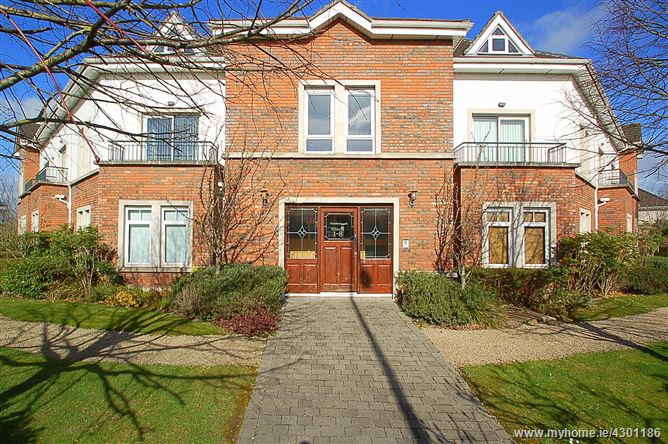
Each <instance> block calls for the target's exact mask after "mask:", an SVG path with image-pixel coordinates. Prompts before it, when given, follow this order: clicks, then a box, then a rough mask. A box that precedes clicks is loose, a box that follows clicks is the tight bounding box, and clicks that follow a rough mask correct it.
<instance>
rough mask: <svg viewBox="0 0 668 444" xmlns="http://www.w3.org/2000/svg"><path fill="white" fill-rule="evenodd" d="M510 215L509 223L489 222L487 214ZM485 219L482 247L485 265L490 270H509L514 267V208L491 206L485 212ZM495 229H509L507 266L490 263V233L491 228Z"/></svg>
mask: <svg viewBox="0 0 668 444" xmlns="http://www.w3.org/2000/svg"><path fill="white" fill-rule="evenodd" d="M495 212H496V213H500V212H504V213H508V222H501V221H489V220H488V219H487V214H488V213H495ZM483 217H484V222H485V223H484V228H483V236H484V237H483V245H482V248H483V250H482V257H483V264H484V265H485V266H486V267H488V268H509V267H512V266H513V243H514V242H513V238H514V233H513V231H514V230H513V226H512V224H513V219H514V218H513V208H512V207H507V206H489V207H487V208H485V209H484V212H483ZM493 227H503V228H508V252H507V253H508V263H507V264H492V263H490V262H489V256H490V255H489V232H490V228H493Z"/></svg>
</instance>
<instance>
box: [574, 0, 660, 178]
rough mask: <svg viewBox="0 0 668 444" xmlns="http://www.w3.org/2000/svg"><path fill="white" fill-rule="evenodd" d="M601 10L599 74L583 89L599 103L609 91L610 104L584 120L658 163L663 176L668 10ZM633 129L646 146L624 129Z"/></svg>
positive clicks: (618, 6)
mask: <svg viewBox="0 0 668 444" xmlns="http://www.w3.org/2000/svg"><path fill="white" fill-rule="evenodd" d="M601 8H602V9H603V15H602V17H601V19H600V20H599V21H598V22H597V23H596V24H595V26H594V31H595V32H594V35H595V36H594V40H593V42H592V44H591V49H592V51H593V54H594V56H593V59H594V65H595V66H596V73H594V71H593V70H590V72H589V76H588V77H589V78H588V79H587V80H586V81H583V89H584V92H585V93H586V94H589V95H592V96H598V97H600V96H604V94H603V91H605V93H606V94H607V97H608V98H609V100H610V104H608V103H602V102H599V103H597V104H595V105H592V106H590V108H589V109H585V107H581V108H578V111H580V112H579V114H580V116H582V117H583V121H585V122H587V126H589V127H590V128H592V129H596V130H598V131H600V132H602V133H604V134H605V135H606V136H608V137H609V138H610V139H611V140H612V141H613V142H615V143H619V144H626V146H628V145H629V144H630V145H631V146H632V147H633V148H635V149H637V150H640V149H644V150H645V151H647V152H649V153H650V154H651V155H652V156H655V157H657V159H658V160H659V162H658V164H657V167H656V168H655V170H658V169H660V168H661V167H663V166H665V165H666V164H668V140H667V135H668V89H667V86H668V82H667V80H666V79H668V58H667V57H666V54H668V7H666V3H665V1H664V0H603V1H602V3H601ZM609 105H612V106H609ZM613 109H614V113H613ZM590 111H597V112H596V113H592V112H590ZM594 116H596V117H594ZM634 123H639V124H640V125H641V126H642V136H643V137H642V140H640V139H639V138H637V137H630V136H629V134H628V133H626V134H625V132H624V131H623V130H622V129H621V128H620V126H619V125H620V124H621V125H627V124H634ZM620 146H621V145H620Z"/></svg>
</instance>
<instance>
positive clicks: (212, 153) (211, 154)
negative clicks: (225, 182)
mask: <svg viewBox="0 0 668 444" xmlns="http://www.w3.org/2000/svg"><path fill="white" fill-rule="evenodd" d="M108 159H109V162H111V163H125V162H129V163H153V162H156V163H169V162H183V163H192V162H215V161H216V160H217V159H218V149H217V147H216V146H215V145H214V144H213V143H211V142H203V141H163V140H155V141H116V142H111V143H110V144H109V158H108Z"/></svg>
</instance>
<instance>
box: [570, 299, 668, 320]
mask: <svg viewBox="0 0 668 444" xmlns="http://www.w3.org/2000/svg"><path fill="white" fill-rule="evenodd" d="M661 307H668V294H657V295H651V296H646V295H625V296H618V297H613V298H608V299H599V300H597V301H595V302H594V305H593V306H592V307H589V308H585V309H583V310H580V311H578V312H577V313H575V315H574V316H573V319H574V320H575V321H600V320H602V319H608V318H617V317H620V316H630V315H636V314H643V313H647V312H650V311H652V310H656V309H657V308H661Z"/></svg>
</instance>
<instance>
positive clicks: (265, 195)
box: [260, 190, 270, 207]
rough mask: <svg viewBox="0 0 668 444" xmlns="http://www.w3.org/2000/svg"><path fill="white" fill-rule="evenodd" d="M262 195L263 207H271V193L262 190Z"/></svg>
mask: <svg viewBox="0 0 668 444" xmlns="http://www.w3.org/2000/svg"><path fill="white" fill-rule="evenodd" d="M260 194H262V206H263V207H268V206H269V196H270V194H269V191H267V190H261V191H260Z"/></svg>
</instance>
